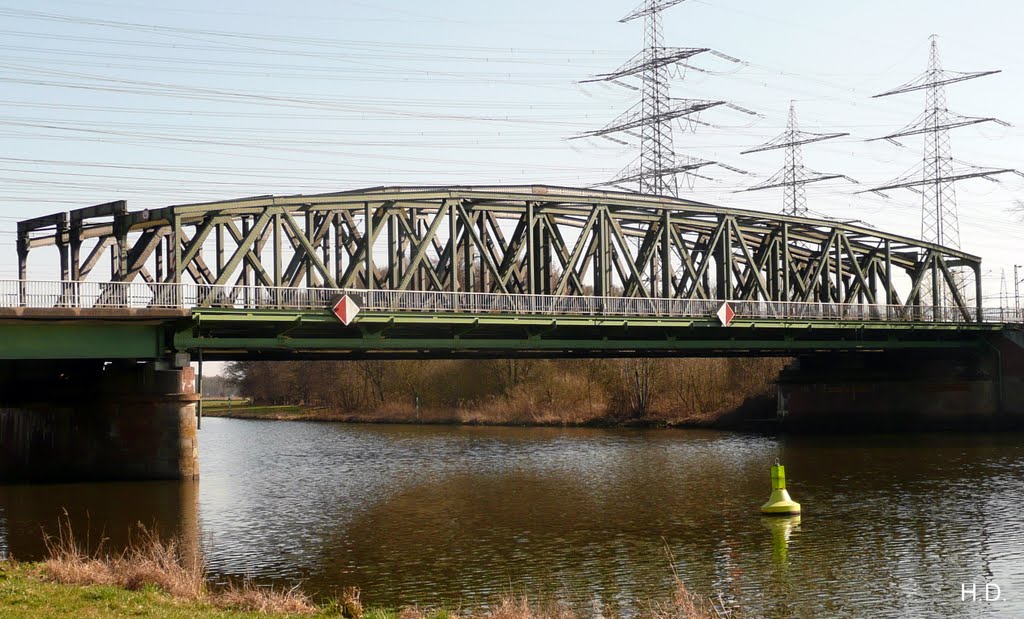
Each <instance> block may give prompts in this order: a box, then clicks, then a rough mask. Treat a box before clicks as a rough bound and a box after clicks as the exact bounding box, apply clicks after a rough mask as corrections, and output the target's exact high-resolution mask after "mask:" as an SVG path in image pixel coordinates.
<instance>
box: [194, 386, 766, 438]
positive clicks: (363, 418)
mask: <svg viewBox="0 0 1024 619" xmlns="http://www.w3.org/2000/svg"><path fill="white" fill-rule="evenodd" d="M496 406H499V407H500V406H504V403H499V404H497V405H496ZM203 416H205V417H223V418H228V419H256V420H271V421H334V422H340V423H394V424H424V425H480V426H496V427H502V426H508V427H638V428H668V427H678V428H710V429H743V430H750V429H764V428H766V427H770V426H771V425H773V423H774V421H775V399H774V397H773V396H771V395H765V394H762V395H757V396H753V397H749V398H746V399H745V400H743V401H742V402H740V403H739V404H738V405H735V406H734V407H732V408H729V409H725V410H719V411H715V412H713V413H706V414H693V413H690V414H686V413H683V414H677V415H671V414H665V413H659V414H651V415H646V416H621V415H608V414H600V415H592V414H591V415H588V414H570V413H569V412H562V413H561V414H555V413H553V412H550V411H549V412H543V411H542V412H538V413H519V414H516V415H507V414H501V413H496V412H495V411H494V410H492V409H490V408H488V407H462V408H458V407H447V408H436V407H420V408H417V407H415V406H410V405H408V404H402V403H391V404H390V405H388V406H384V407H376V408H374V409H370V410H364V411H357V412H352V411H344V410H339V409H338V408H335V407H330V406H316V405H302V404H283V405H263V404H253V402H252V400H250V399H248V398H236V399H230V400H229V399H210V400H204V401H203Z"/></svg>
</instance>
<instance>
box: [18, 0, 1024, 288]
mask: <svg viewBox="0 0 1024 619" xmlns="http://www.w3.org/2000/svg"><path fill="white" fill-rule="evenodd" d="M636 1H637V2H638V1H639V0H636ZM633 6H634V0H587V1H585V2H584V1H582V0H572V1H570V0H544V1H541V0H519V1H517V2H507V3H499V2H494V1H489V2H469V1H464V0H438V1H436V2H422V1H419V2H417V1H413V0H332V1H326V0H293V1H292V2H288V3H281V2H270V1H266V0H260V1H251V2H244V3H243V2H235V1H228V0H225V1H221V2H217V3H210V2H199V1H198V0H178V1H177V2H174V3H168V2H149V1H144V0H95V1H93V0H32V1H31V2H29V1H18V0H0V58H2V60H0V145H2V147H0V187H2V192H0V244H2V245H3V249H2V250H0V278H10V277H14V276H15V275H16V261H15V252H14V234H13V230H14V227H15V222H16V221H17V220H19V219H24V218H27V217H32V216H37V215H42V214H46V213H49V212H53V211H57V210H62V209H67V208H76V207H79V206H87V205H90V204H95V203H100V202H107V201H110V200H115V199H126V200H128V202H129V206H130V207H131V208H146V207H156V206H163V205H167V204H179V203H186V202H198V201H206V200H213V199H219V198H233V197H241V196H246V195H255V194H267V193H312V192H326V191H336V190H344V189H354V188H359V187H365V186H373V185H383V184H406V185H408V184H472V183H551V184H562V185H580V186H588V185H592V184H595V183H598V182H601V181H604V180H607V179H609V178H611V177H613V176H614V175H615V174H616V173H617V172H618V171H619V170H620V169H622V168H623V167H625V166H626V165H627V164H629V163H630V161H631V160H632V159H633V158H634V157H635V150H633V149H631V148H629V147H624V146H622V145H619V144H615V143H613V142H609V141H606V140H601V139H588V140H578V141H570V140H568V139H567V138H569V137H572V136H574V135H577V134H579V133H580V132H584V131H587V130H590V129H595V128H599V127H601V126H603V125H604V124H606V123H607V122H609V121H610V120H612V119H613V118H615V116H617V115H618V114H619V113H620V112H622V111H624V110H625V109H626V108H627V107H628V106H629V105H630V104H631V101H632V98H633V97H634V96H635V93H633V92H631V91H628V90H624V89H622V88H619V87H616V86H610V85H604V84H598V85H585V86H581V85H579V84H578V83H577V82H578V81H579V80H583V79H586V78H587V77H588V76H590V75H592V74H594V73H600V72H603V71H610V70H613V69H614V68H616V67H617V66H618V65H620V64H621V63H622V62H623V61H625V60H627V59H628V58H629V57H630V56H631V55H632V54H633V53H635V52H636V51H638V50H639V48H640V46H641V43H642V40H641V29H642V25H641V23H640V22H639V21H638V22H633V23H630V24H620V23H618V19H619V18H621V17H622V16H624V15H625V14H626V13H627V12H629V11H630V10H631V9H632V8H633ZM1021 23H1024V3H1020V2H1011V1H1008V0H1005V1H1004V0H978V1H977V2H973V3H963V2H956V3H954V2H947V1H936V0H899V1H897V2H893V1H892V0H888V1H884V2H883V1H880V0H861V1H859V2H844V3H840V2H832V1H826V2H822V1H820V0H819V1H817V2H815V1H811V0H789V1H786V2H774V3H764V2H759V3H755V2H750V1H749V0H688V1H686V2H684V3H682V4H679V5H677V6H676V7H673V8H672V9H670V10H668V11H666V13H665V33H666V37H665V39H666V44H667V45H671V46H684V47H689V46H699V47H711V48H713V49H715V50H719V51H721V52H723V53H725V54H728V55H729V56H732V57H735V58H736V59H738V60H739V61H740V62H738V63H735V62H730V61H726V60H723V59H720V58H716V57H713V56H704V57H701V58H700V59H699V60H695V61H694V64H695V65H696V66H697V67H699V68H701V69H703V71H693V70H690V71H687V73H686V74H685V75H680V76H678V78H677V79H675V80H674V82H673V95H674V96H677V97H688V98H706V99H726V100H729V101H732V102H735V103H736V104H738V105H741V106H743V107H745V108H749V109H751V110H755V111H757V112H758V113H759V114H761V115H762V116H761V117H757V118H754V117H750V116H747V115H744V114H741V113H738V112H735V111H730V110H721V111H719V110H714V111H709V112H706V113H704V114H703V115H702V116H701V117H700V120H701V121H703V122H705V123H709V124H710V125H711V126H701V127H699V129H698V130H697V131H696V132H690V131H680V132H678V133H677V135H676V148H677V150H678V151H679V152H681V153H683V154H689V155H693V156H698V157H705V158H710V159H716V160H721V161H723V162H727V163H729V164H730V165H732V166H736V167H739V168H743V169H745V170H749V171H750V172H752V173H753V174H754V175H755V176H752V177H747V176H742V175H739V174H735V173H732V172H728V171H726V170H721V171H720V172H715V173H714V176H715V177H716V179H717V182H708V181H698V182H697V183H696V184H695V185H694V186H693V188H692V189H688V190H687V191H686V192H685V195H686V197H692V198H695V199H698V200H702V201H708V202H714V203H717V204H721V205H724V206H736V207H742V208H754V209H761V210H766V211H778V210H779V209H780V208H781V202H782V196H781V193H779V192H774V191H766V192H757V193H737V191H739V190H742V189H743V188H745V187H748V186H750V185H752V184H755V183H756V182H758V181H759V180H763V179H764V178H767V177H768V176H770V175H771V174H772V173H773V172H774V171H775V170H776V169H777V168H778V167H779V166H781V164H782V153H781V152H768V153H760V154H755V155H740V154H739V153H740V151H742V150H745V149H747V148H750V147H752V146H756V145H758V144H760V143H762V142H764V141H766V140H768V139H770V138H772V137H774V136H775V135H777V134H778V133H780V132H781V131H782V130H783V128H784V125H785V117H786V111H787V108H788V105H789V102H790V100H796V102H797V107H798V112H799V116H800V120H801V125H802V127H803V128H805V129H806V130H809V131H829V132H831V131H843V132H849V133H851V134H852V135H851V136H850V137H847V138H841V139H838V140H835V141H832V142H829V143H825V144H820V145H813V146H808V147H806V148H805V151H804V158H805V163H806V165H807V166H808V167H810V168H813V169H816V170H819V171H823V172H837V173H842V174H847V175H849V176H851V177H854V178H855V179H857V180H858V181H860V185H850V184H848V183H845V182H834V183H832V182H829V183H822V184H819V185H810V186H808V204H809V207H810V208H811V209H812V211H814V212H816V213H819V214H824V215H826V216H831V217H837V218H841V219H859V220H863V221H865V222H867V223H868V224H870V225H873V226H875V227H878V228H882V229H885V230H887V231H891V232H895V233H900V234H905V235H908V236H915V237H916V236H919V234H920V198H919V197H917V196H916V194H913V193H911V192H907V191H903V192H898V191H897V192H892V193H891V194H890V199H888V200H887V199H883V198H880V197H878V196H875V195H873V194H864V195H856V194H855V193H854V192H855V191H858V190H860V189H864V188H867V187H870V186H874V185H877V184H881V183H884V182H886V181H889V180H891V179H893V178H895V177H897V176H900V175H902V174H903V173H904V172H906V171H907V170H909V169H911V168H912V167H913V166H914V165H915V163H916V162H918V161H920V159H921V156H922V140H921V139H920V138H908V139H906V140H904V141H903V144H904V147H903V148H900V147H897V146H894V145H892V144H889V143H886V142H872V143H867V142H865V140H866V139H868V138H872V137H878V136H881V135H884V134H886V133H891V132H893V131H895V130H898V129H900V128H902V127H903V126H904V125H907V124H909V123H910V122H912V121H913V120H914V119H915V118H916V117H917V115H918V114H919V113H921V112H922V111H923V109H924V95H923V93H911V94H906V95H901V96H898V97H889V98H883V99H871V98H870V97H871V95H874V94H877V93H880V92H882V91H885V90H888V89H890V88H893V87H896V86H898V85H900V84H902V83H904V82H906V81H909V80H910V79H911V78H913V77H914V76H916V75H918V74H919V73H921V72H922V71H923V70H924V68H925V66H926V62H927V56H928V37H929V35H931V34H937V35H939V36H940V39H939V41H940V48H941V52H942V56H943V61H944V64H945V66H946V68H948V69H952V70H962V71H977V70H987V69H1002V70H1003V73H1001V74H999V75H996V76H992V77H987V78H984V79H979V80H974V81H970V82H965V83H962V84H956V85H952V86H950V87H949V88H948V91H947V95H948V100H949V107H950V109H952V110H954V111H956V112H959V113H962V114H965V115H968V116H996V117H999V118H1002V119H1003V120H1005V121H1007V122H1010V123H1012V124H1013V126H1012V127H1009V128H1007V127H1002V126H998V125H994V124H988V125H980V126H976V127H970V128H965V129H960V130H957V131H955V132H953V133H952V146H953V151H954V155H955V156H956V157H957V159H959V160H962V161H965V162H968V163H972V164H976V165H982V166H993V167H1016V168H1024V161H1022V159H1024V157H1022V156H1021V155H1022V152H1024V148H1022V146H1024V128H1022V126H1024V108H1022V106H1021V104H1020V98H1021V95H1022V94H1024V52H1022V51H1021V48H1020V32H1019V29H1020V24H1021ZM683 129H687V128H686V127H683ZM958 197H959V203H960V207H959V211H960V219H961V234H962V246H963V247H964V249H966V250H968V251H971V252H973V253H976V254H979V255H981V256H982V257H983V258H984V260H985V269H986V282H985V285H986V293H987V295H997V294H998V292H999V288H1000V282H999V279H1000V272H1001V269H1003V268H1004V267H1006V268H1007V270H1008V272H1009V271H1012V264H1014V263H1015V262H1017V263H1024V256H1022V255H1021V244H1022V242H1024V222H1022V220H1021V219H1020V218H1019V217H1018V216H1017V215H1014V214H1013V213H1012V212H1011V210H1012V207H1013V205H1014V202H1015V201H1016V200H1024V178H1020V177H1017V176H1007V177H1004V178H1003V182H1002V183H999V184H996V183H991V182H988V181H984V180H977V181H970V182H968V183H965V184H962V185H959V186H958ZM55 274H56V273H55V271H54V269H52V268H47V265H40V268H39V269H37V270H36V271H34V272H31V273H30V275H31V276H33V277H53V276H55ZM1008 277H1011V276H1009V275H1008ZM1009 286H1010V288H1011V290H1012V281H1011V282H1009ZM996 302H997V299H990V300H989V303H991V304H995V303H996Z"/></svg>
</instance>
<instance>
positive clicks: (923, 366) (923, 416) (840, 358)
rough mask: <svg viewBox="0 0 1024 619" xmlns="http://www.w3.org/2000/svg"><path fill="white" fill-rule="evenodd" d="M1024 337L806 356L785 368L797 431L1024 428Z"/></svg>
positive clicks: (781, 394) (782, 402)
mask: <svg viewBox="0 0 1024 619" xmlns="http://www.w3.org/2000/svg"><path fill="white" fill-rule="evenodd" d="M1022 387H1024V334H1022V333H1020V332H1012V331H1008V332H1004V333H999V334H994V335H992V336H991V339H989V340H988V345H986V346H978V347H971V348H964V349H945V350H908V351H895V350H890V351H884V352H848V353H835V352H830V353H816V354H809V355H802V356H800V357H798V358H797V359H796V361H795V362H794V363H793V364H792V365H790V366H789V367H787V368H786V369H785V370H783V372H782V374H781V375H780V377H779V383H778V412H779V418H780V421H781V423H782V425H783V426H784V427H787V428H790V429H832V428H834V429H863V430H901V429H954V428H955V429H991V428H1001V427H1019V426H1024V389H1022Z"/></svg>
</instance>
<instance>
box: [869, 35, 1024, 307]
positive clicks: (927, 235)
mask: <svg viewBox="0 0 1024 619" xmlns="http://www.w3.org/2000/svg"><path fill="white" fill-rule="evenodd" d="M999 72H1000V71H998V70H992V71H974V72H959V71H947V70H945V69H943V68H942V63H941V60H940V58H939V46H938V37H937V36H936V35H932V36H931V53H930V56H929V60H928V69H927V70H926V71H925V72H924V73H923V74H921V75H919V76H917V77H916V78H914V79H913V80H911V81H910V82H907V83H906V84H904V85H902V86H900V87H898V88H895V89H893V90H889V91H887V92H883V93H881V94H878V95H875V96H874V98H876V99H877V98H879V97H888V96H892V95H898V94H903V93H907V92H915V91H919V90H923V91H925V101H926V109H925V111H924V113H923V114H921V115H920V116H918V117H917V119H915V120H914V122H912V123H911V124H910V125H908V126H907V127H905V128H903V129H901V130H900V131H897V132H896V133H891V134H889V135H885V136H882V137H880V138H874V139H873V140H869V141H877V140H888V141H890V142H893V143H894V144H896V145H899V146H902V144H900V143H899V142H898V141H897V139H898V138H904V137H910V136H915V135H923V136H924V158H923V160H922V161H921V163H920V164H918V165H917V166H915V167H914V168H913V169H911V170H910V171H909V172H907V173H905V174H904V175H903V176H900V177H899V178H897V179H895V180H893V181H891V182H889V183H886V184H885V185H881V186H879V187H875V188H873V189H870V190H868V191H873V192H875V193H878V194H881V195H883V196H884V195H885V193H884V192H885V191H886V190H889V189H910V190H913V191H915V192H917V193H919V194H920V195H921V240H923V241H927V242H930V243H937V244H939V245H943V246H945V247H950V248H954V249H959V247H960V222H959V216H958V214H957V201H956V186H955V185H956V183H957V182H959V181H963V180H967V179H969V178H984V179H987V180H990V181H994V182H998V181H997V180H996V179H995V178H993V177H994V176H996V175H998V174H1006V173H1017V174H1019V172H1017V171H1016V170H1013V169H1010V168H985V167H979V166H975V165H971V164H967V163H964V162H962V161H958V160H956V159H954V158H953V156H952V154H951V148H950V142H949V131H950V129H956V128H958V127H966V126H969V125H977V124H981V123H989V122H994V123H998V124H1001V125H1004V126H1008V123H1005V122H1003V121H1001V120H999V119H997V118H990V117H975V116H963V115H961V114H957V113H955V112H951V111H950V110H949V109H948V108H947V107H946V89H945V87H946V86H947V85H948V84H954V83H956V82H964V81H967V80H972V79H976V78H979V77H985V76H987V75H994V74H996V73H999ZM954 284H955V286H954V287H955V288H956V290H955V291H954V290H952V289H951V287H950V286H948V285H946V284H945V283H943V282H942V281H941V280H940V281H938V284H937V287H938V289H937V290H929V288H930V286H929V285H928V284H927V283H925V284H923V285H922V291H921V294H922V298H928V293H929V291H930V292H931V296H932V302H933V303H935V302H938V303H941V304H943V305H946V306H950V305H953V301H954V297H955V296H962V295H963V291H962V283H961V278H960V277H959V272H958V271H957V272H955V275H954Z"/></svg>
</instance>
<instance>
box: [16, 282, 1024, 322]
mask: <svg viewBox="0 0 1024 619" xmlns="http://www.w3.org/2000/svg"><path fill="white" fill-rule="evenodd" d="M342 294H349V295H351V296H352V297H353V299H355V300H356V301H357V303H358V305H359V306H360V307H361V308H362V309H364V310H371V311H372V310H377V311H393V312H442V313H449V312H466V313H506V314H524V315H574V316H622V317H627V316H638V317H643V316H650V317H679V318H698V317H709V316H714V315H715V314H716V312H717V311H718V309H719V308H720V307H721V305H722V303H723V301H721V300H705V299H660V298H643V297H585V296H554V295H529V294H500V293H482V292H438V291H400V290H340V289H328V288H272V287H265V286H208V285H200V284H170V283H155V282H154V283H147V282H127V283H125V282H66V281H65V282H62V281H38V280H28V281H25V280H0V307H8V308H16V307H29V308H82V309H180V308H185V309H191V308H197V307H214V308H235V309H253V310H260V309H284V310H310V309H314V310H315V309H325V308H328V307H330V306H331V304H332V303H333V302H334V301H335V300H337V299H338V298H339V297H340V296H341V295H342ZM729 303H730V305H731V307H732V309H733V311H735V313H736V317H737V318H739V319H766V320H837V321H839V320H851V321H885V322H937V323H938V322H941V323H963V322H975V321H976V320H977V311H976V310H973V309H972V310H969V311H968V312H967V313H966V315H965V313H964V312H963V311H962V310H960V309H959V308H955V307H933V306H927V305H925V306H902V305H873V304H856V303H827V302H822V303H797V302H778V301H730V302H729ZM981 318H982V322H985V323H996V324H1005V323H1024V316H1022V312H1021V311H1020V310H1016V309H1014V308H985V309H983V310H982V314H981Z"/></svg>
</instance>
